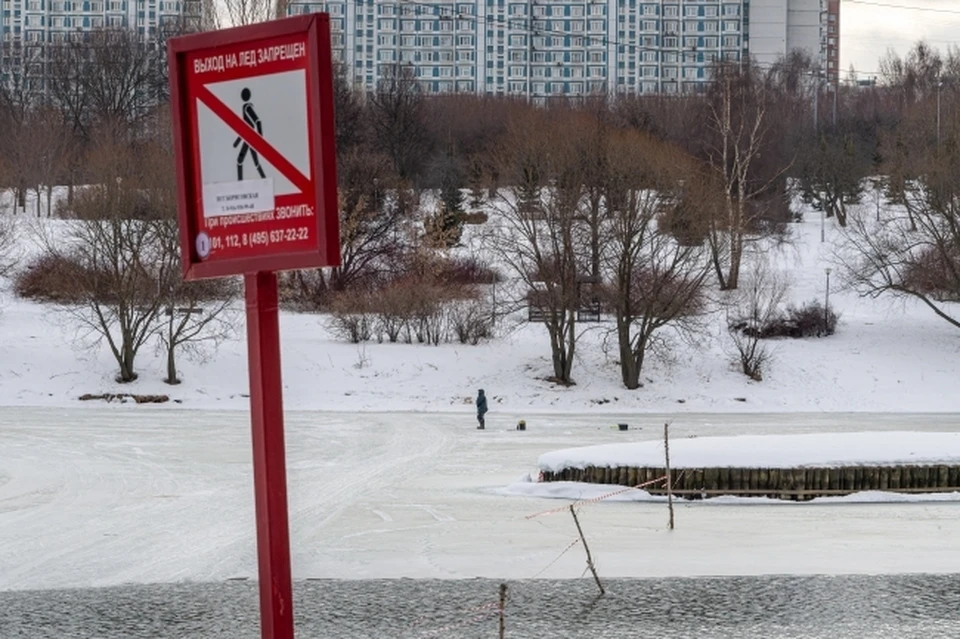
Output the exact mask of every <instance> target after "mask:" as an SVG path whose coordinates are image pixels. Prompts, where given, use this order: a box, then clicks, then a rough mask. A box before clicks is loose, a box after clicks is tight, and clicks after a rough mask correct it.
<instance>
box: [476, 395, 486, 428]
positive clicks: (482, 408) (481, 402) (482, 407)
mask: <svg viewBox="0 0 960 639" xmlns="http://www.w3.org/2000/svg"><path fill="white" fill-rule="evenodd" d="M486 414H487V396H486V395H484V394H483V389H482V388H481V389H480V390H479V391H477V421H478V422H480V425H479V426H477V430H483V427H484V426H485V424H484V421H483V416H484V415H486Z"/></svg>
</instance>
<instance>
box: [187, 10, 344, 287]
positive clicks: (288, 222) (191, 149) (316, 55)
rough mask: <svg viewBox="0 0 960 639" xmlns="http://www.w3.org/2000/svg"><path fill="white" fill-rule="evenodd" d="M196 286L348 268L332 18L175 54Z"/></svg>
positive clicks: (289, 22)
mask: <svg viewBox="0 0 960 639" xmlns="http://www.w3.org/2000/svg"><path fill="white" fill-rule="evenodd" d="M170 52H171V54H172V55H171V58H170V59H171V62H170V65H171V69H170V72H171V78H172V83H171V84H172V86H173V93H174V95H172V96H171V97H172V101H173V104H174V132H175V136H176V143H177V144H178V145H179V148H178V153H177V157H178V158H180V161H181V166H179V167H178V170H179V172H180V175H179V177H180V178H181V179H180V181H179V183H180V188H181V194H180V227H181V228H180V234H181V245H182V246H181V249H182V254H183V258H184V259H183V263H184V277H186V278H187V279H196V278H201V277H217V276H223V275H230V274H239V273H250V272H255V271H277V270H285V269H296V268H312V267H320V266H332V265H336V264H338V263H339V260H340V250H339V244H340V238H339V224H338V215H337V197H336V173H335V163H336V160H335V152H334V133H333V98H332V67H331V55H330V32H329V19H328V16H327V15H326V14H313V15H308V16H302V17H296V18H289V19H286V20H278V21H274V22H268V23H264V24H258V25H252V26H249V27H242V28H238V29H230V30H228V31H220V32H211V33H202V34H197V35H192V36H186V37H183V38H177V39H176V40H174V41H172V43H171V45H170Z"/></svg>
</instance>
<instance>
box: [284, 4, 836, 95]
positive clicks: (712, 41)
mask: <svg viewBox="0 0 960 639" xmlns="http://www.w3.org/2000/svg"><path fill="white" fill-rule="evenodd" d="M828 5H829V6H830V7H834V8H835V9H836V11H835V12H834V14H831V15H837V16H838V13H839V2H838V0H749V1H747V0H581V1H572V0H473V1H471V2H462V1H458V0H418V1H409V0H400V1H398V0H289V4H288V5H287V12H288V13H289V14H291V15H293V14H300V13H310V12H317V11H323V12H327V13H329V14H330V18H331V26H332V31H333V48H334V56H335V57H336V58H337V59H339V60H340V61H342V62H343V63H345V65H346V67H347V68H348V70H349V74H350V79H351V81H352V82H353V84H354V85H355V86H358V87H362V88H365V89H367V90H370V89H373V88H374V87H375V86H376V84H377V82H378V80H379V78H380V77H381V76H382V75H383V74H384V73H385V72H387V71H386V70H387V69H393V68H395V67H396V65H398V64H399V65H403V66H405V67H409V68H411V69H412V71H413V72H414V74H415V75H416V77H417V78H418V81H419V82H420V84H421V86H422V87H423V89H424V90H425V91H427V92H431V93H444V92H453V91H456V92H469V93H478V94H487V95H517V96H526V97H528V98H531V99H534V100H536V101H542V100H543V99H546V98H550V97H554V96H578V95H583V94H586V93H592V92H597V91H602V92H612V93H630V94H637V93H680V92H696V91H699V90H701V89H702V87H703V86H704V85H705V83H706V82H707V81H708V80H709V68H710V66H711V64H713V62H714V61H716V60H720V59H723V60H734V61H736V60H741V59H743V57H744V56H746V55H750V56H752V57H753V58H754V59H756V60H757V62H759V63H761V64H769V63H772V62H773V61H775V60H776V59H777V58H778V57H780V56H782V55H785V54H786V53H788V52H789V51H791V50H793V49H798V48H799V49H803V50H806V51H807V52H808V53H809V54H810V55H811V57H812V58H813V59H814V61H815V62H818V63H819V64H820V65H821V66H822V67H824V68H826V67H827V64H828V62H829V61H830V55H831V52H833V57H834V58H836V52H837V50H838V49H837V45H836V44H834V45H833V46H834V48H833V49H830V48H829V46H828V35H827V33H828ZM836 19H837V20H839V17H837V18H836ZM830 24H832V23H830ZM837 37H838V36H837V35H834V36H833V38H834V43H836V38H837Z"/></svg>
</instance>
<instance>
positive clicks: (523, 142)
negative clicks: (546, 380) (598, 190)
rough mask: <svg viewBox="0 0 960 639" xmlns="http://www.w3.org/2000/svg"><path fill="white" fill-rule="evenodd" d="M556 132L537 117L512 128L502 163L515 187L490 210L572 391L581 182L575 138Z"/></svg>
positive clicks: (501, 247)
mask: <svg viewBox="0 0 960 639" xmlns="http://www.w3.org/2000/svg"><path fill="white" fill-rule="evenodd" d="M555 125H556V123H555V122H551V121H550V114H547V113H534V114H527V115H526V117H522V118H518V119H517V120H516V121H515V122H514V123H513V124H512V126H511V127H510V128H509V129H508V132H507V135H506V136H505V137H504V140H503V142H502V146H501V147H500V148H499V150H498V152H497V159H496V163H497V166H498V170H499V172H500V174H501V175H502V176H503V177H504V180H505V181H506V182H507V183H508V184H510V186H509V187H508V188H505V189H502V190H501V191H499V192H498V194H497V197H495V198H494V200H493V202H492V205H493V206H494V207H495V208H496V209H497V210H498V211H499V213H500V215H501V219H502V222H503V228H502V229H500V230H499V232H498V233H497V236H496V240H495V242H496V243H495V251H496V253H497V255H498V257H499V258H500V260H502V262H503V263H504V264H506V265H507V266H508V268H509V269H510V270H511V271H513V273H514V274H515V275H516V276H517V278H518V279H519V280H520V281H521V282H522V283H523V286H524V289H525V291H524V292H525V293H526V294H528V296H529V297H528V301H529V303H531V304H532V305H534V306H535V307H536V308H538V309H540V310H541V312H542V313H543V320H542V321H543V324H544V326H545V327H546V329H547V333H548V335H549V338H550V351H551V357H552V361H553V377H554V379H555V380H556V381H558V382H560V383H563V384H571V383H573V377H572V370H573V361H574V354H575V351H576V341H577V334H576V323H577V308H578V306H579V282H578V274H579V273H578V255H577V251H576V249H577V235H578V230H579V229H580V227H581V220H582V217H581V211H580V203H581V199H582V196H583V180H582V175H581V173H580V165H579V164H580V163H579V158H578V157H577V155H576V152H575V148H576V147H575V144H574V143H573V141H572V140H571V139H570V137H572V136H569V137H565V136H554V135H552V134H551V132H552V130H553V127H554V126H555Z"/></svg>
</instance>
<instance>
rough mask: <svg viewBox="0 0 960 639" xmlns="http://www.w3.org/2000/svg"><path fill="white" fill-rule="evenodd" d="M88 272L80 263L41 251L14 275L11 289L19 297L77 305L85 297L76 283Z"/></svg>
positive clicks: (85, 277) (84, 277) (85, 278)
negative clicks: (41, 253) (12, 288)
mask: <svg viewBox="0 0 960 639" xmlns="http://www.w3.org/2000/svg"><path fill="white" fill-rule="evenodd" d="M88 275H89V274H88V273H87V272H86V271H85V269H84V267H83V266H82V265H81V264H79V263H77V262H75V261H73V260H71V259H69V258H67V257H64V256H61V255H55V254H52V253H44V254H43V255H40V256H39V257H37V258H35V259H34V260H33V261H31V262H30V263H29V264H28V265H27V268H25V269H23V270H22V271H20V272H19V273H17V274H16V276H15V278H14V290H15V292H16V294H17V295H18V296H19V297H23V298H26V299H32V300H37V301H39V302H56V303H61V304H77V303H79V302H81V301H82V300H83V299H84V297H83V295H82V291H81V290H80V287H78V286H77V282H79V281H85V280H87V277H88Z"/></svg>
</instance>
